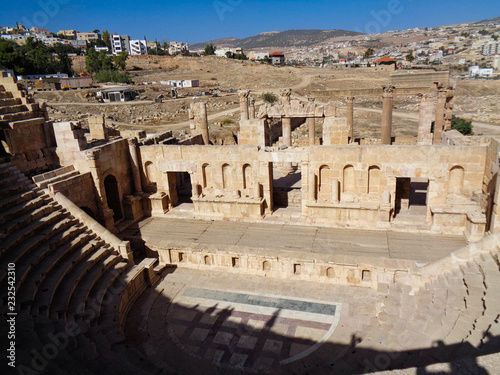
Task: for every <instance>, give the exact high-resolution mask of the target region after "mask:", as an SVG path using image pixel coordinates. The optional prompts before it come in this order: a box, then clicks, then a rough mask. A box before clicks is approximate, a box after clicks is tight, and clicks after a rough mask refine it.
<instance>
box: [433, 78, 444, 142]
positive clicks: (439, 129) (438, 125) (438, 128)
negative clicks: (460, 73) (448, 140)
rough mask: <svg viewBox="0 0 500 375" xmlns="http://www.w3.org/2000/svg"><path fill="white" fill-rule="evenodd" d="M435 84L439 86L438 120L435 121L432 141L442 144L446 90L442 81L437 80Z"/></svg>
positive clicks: (437, 101)
mask: <svg viewBox="0 0 500 375" xmlns="http://www.w3.org/2000/svg"><path fill="white" fill-rule="evenodd" d="M435 84H436V88H437V100H436V120H435V122H434V140H433V142H432V143H433V144H435V145H440V144H441V141H442V137H443V130H444V124H445V121H444V116H445V112H446V108H445V106H446V90H445V88H444V86H443V85H442V84H441V83H439V82H435Z"/></svg>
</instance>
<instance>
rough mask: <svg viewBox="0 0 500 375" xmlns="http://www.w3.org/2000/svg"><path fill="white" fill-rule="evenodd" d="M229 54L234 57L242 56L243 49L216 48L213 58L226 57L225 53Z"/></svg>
mask: <svg viewBox="0 0 500 375" xmlns="http://www.w3.org/2000/svg"><path fill="white" fill-rule="evenodd" d="M228 52H231V53H233V54H235V55H242V54H243V49H242V48H240V47H237V48H220V49H219V48H217V49H216V50H215V56H218V57H227V53H228Z"/></svg>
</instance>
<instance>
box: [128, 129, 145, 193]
mask: <svg viewBox="0 0 500 375" xmlns="http://www.w3.org/2000/svg"><path fill="white" fill-rule="evenodd" d="M128 149H129V152H130V165H131V167H132V176H133V177H134V188H135V193H136V194H142V184H141V173H140V168H139V156H138V155H137V139H136V138H129V139H128Z"/></svg>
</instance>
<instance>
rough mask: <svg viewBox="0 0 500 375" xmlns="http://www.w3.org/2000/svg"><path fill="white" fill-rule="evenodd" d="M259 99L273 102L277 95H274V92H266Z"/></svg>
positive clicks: (276, 99)
mask: <svg viewBox="0 0 500 375" xmlns="http://www.w3.org/2000/svg"><path fill="white" fill-rule="evenodd" d="M261 99H262V100H263V101H264V102H266V103H269V104H274V103H276V102H277V101H278V97H277V96H276V94H273V93H272V92H266V93H264V94H262V96H261Z"/></svg>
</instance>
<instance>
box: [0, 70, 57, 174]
mask: <svg viewBox="0 0 500 375" xmlns="http://www.w3.org/2000/svg"><path fill="white" fill-rule="evenodd" d="M0 98H1V99H2V103H0V123H2V124H3V126H2V129H1V130H0V131H1V132H2V133H3V137H1V138H2V139H1V140H0V142H1V145H0V148H3V149H4V151H5V152H6V153H7V154H8V155H10V156H11V162H12V163H13V164H14V165H15V166H16V167H17V168H18V169H19V170H20V171H21V172H23V173H24V174H26V175H28V176H32V175H36V174H40V173H43V172H46V171H47V170H50V169H53V168H56V167H57V166H58V165H59V160H58V159H57V155H56V154H55V152H54V151H55V150H54V148H55V139H54V131H53V129H52V123H51V122H48V118H49V116H48V113H47V108H46V105H45V103H41V104H38V103H35V102H34V100H33V99H32V98H31V97H29V96H27V95H26V93H25V92H23V91H21V90H20V89H19V87H18V84H17V81H16V79H15V78H13V77H7V76H6V73H5V72H1V73H0Z"/></svg>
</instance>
